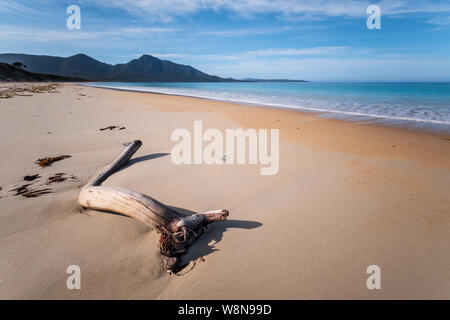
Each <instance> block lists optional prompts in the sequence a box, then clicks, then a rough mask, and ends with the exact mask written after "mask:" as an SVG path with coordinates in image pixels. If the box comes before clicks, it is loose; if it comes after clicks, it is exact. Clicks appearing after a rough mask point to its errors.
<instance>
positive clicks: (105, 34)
mask: <svg viewBox="0 0 450 320" xmlns="http://www.w3.org/2000/svg"><path fill="white" fill-rule="evenodd" d="M176 30H177V29H172V28H123V29H118V30H114V31H111V30H106V31H85V30H83V29H81V30H76V31H73V30H65V29H62V30H61V31H57V30H51V29H48V30H45V29H44V30H43V29H36V28H21V27H15V26H0V40H3V41H8V40H9V41H27V42H54V41H66V40H67V41H70V40H97V39H124V38H142V39H145V38H151V37H153V36H161V35H163V34H166V33H169V32H174V31H176Z"/></svg>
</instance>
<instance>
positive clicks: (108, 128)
mask: <svg viewBox="0 0 450 320" xmlns="http://www.w3.org/2000/svg"><path fill="white" fill-rule="evenodd" d="M116 129H119V131H120V130H125V129H126V127H120V126H109V127H105V128H101V129H100V131H105V130H110V131H111V130H116Z"/></svg>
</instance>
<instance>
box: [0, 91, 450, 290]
mask: <svg viewBox="0 0 450 320" xmlns="http://www.w3.org/2000/svg"><path fill="white" fill-rule="evenodd" d="M57 91H58V92H59V93H33V96H18V97H14V98H12V99H2V100H0V124H1V125H0V137H1V140H0V152H1V155H2V156H1V158H0V172H1V180H0V187H1V188H2V190H1V191H0V197H1V199H0V298H2V299H11V298H19V299H54V298H63V299H80V298H83V299H85V298H87V299H98V298H102V299H110V298H121V299H260V298H261V299H303V298H317V299H324V298H337V299H348V298H369V299H372V298H373V299H381V298H386V299H392V298H394V299H395V298H408V299H410V298H411V299H415V298H439V299H449V298H450V272H449V267H450V258H449V252H450V250H449V249H450V219H449V213H450V210H449V190H450V141H449V139H448V135H446V134H432V133H424V132H418V131H411V130H407V129H400V128H391V127H383V126H376V125H369V124H359V123H350V122H344V121H338V120H328V119H323V118H319V117H317V116H315V115H313V114H309V113H300V112H295V111H285V110H275V109H267V108H259V107H249V106H240V105H236V104H229V103H221V102H215V101H207V100H200V99H194V98H185V97H175V96H165V95H155V94H145V93H132V92H120V91H112V90H105V89H97V88H87V87H79V86H76V85H71V84H66V85H63V86H61V87H60V88H58V89H57ZM194 120H202V121H203V125H204V127H205V128H218V129H221V130H225V128H238V127H242V128H279V129H280V171H279V173H278V174H277V175H274V176H261V175H260V174H259V167H260V166H259V165H213V166H207V165H180V166H176V165H174V164H173V163H172V162H171V158H170V155H167V154H168V153H170V152H171V149H172V147H173V146H174V144H175V143H174V142H171V141H170V134H171V132H172V131H173V130H174V129H176V128H188V129H192V127H193V121H194ZM110 125H117V126H124V127H126V129H124V130H112V131H109V130H107V131H99V129H100V128H104V127H107V126H110ZM134 139H141V140H142V141H143V143H144V145H143V147H142V148H141V149H140V150H139V151H138V153H137V154H136V155H135V158H137V160H136V161H134V162H133V164H132V165H131V166H128V167H127V168H126V169H124V170H121V171H120V172H118V173H116V174H114V175H113V176H112V177H111V178H109V179H108V180H107V181H106V183H105V185H114V186H121V187H125V188H129V189H133V190H136V191H139V192H142V193H145V194H149V195H151V196H153V197H155V198H156V199H158V200H160V201H162V202H163V203H166V204H168V205H171V206H175V207H179V208H183V209H187V210H191V211H194V212H201V211H206V210H212V209H218V208H227V209H229V210H230V217H229V218H230V220H229V221H227V222H223V223H217V224H214V225H212V226H211V228H209V229H207V231H206V233H205V234H204V235H203V236H202V238H201V239H200V240H199V241H198V242H197V243H196V244H195V245H194V246H193V247H191V250H190V254H189V256H188V258H189V259H191V260H192V261H196V264H195V266H194V268H193V269H192V270H191V271H189V272H187V273H186V274H184V275H183V276H171V275H168V274H166V273H164V272H163V271H162V269H161V266H160V258H159V252H158V248H157V241H158V236H157V234H156V232H155V231H153V230H151V229H150V228H148V227H146V226H145V225H143V224H141V223H140V222H138V221H136V220H134V219H130V218H127V217H123V216H120V215H113V214H107V213H102V212H96V211H92V210H83V209H81V208H80V207H79V205H78V204H77V194H78V192H79V189H80V187H81V186H82V185H83V184H84V183H85V182H86V180H87V179H88V178H89V177H91V176H92V175H93V174H94V173H95V172H96V171H97V170H98V169H99V168H101V167H102V166H104V165H106V164H108V163H109V162H110V161H112V160H113V159H114V158H115V157H116V156H117V155H118V154H120V152H121V151H122V150H123V146H122V143H124V142H127V141H132V140H134ZM59 155H71V156H72V157H71V158H69V159H66V160H62V161H59V162H56V163H54V164H53V165H52V166H50V167H47V168H43V169H42V168H39V166H38V165H36V164H35V163H34V162H35V160H37V159H39V158H43V157H46V156H59ZM56 173H66V174H67V175H68V176H71V175H74V176H76V177H77V179H68V180H66V181H64V182H61V183H53V184H51V185H45V182H46V181H47V179H48V177H49V176H51V175H53V174H56ZM32 174H39V175H40V176H41V178H39V179H37V180H35V181H33V182H32V183H33V185H32V186H31V188H51V189H52V193H50V194H46V195H43V196H41V197H37V198H24V197H22V196H13V192H9V190H11V189H14V188H17V187H20V186H21V185H23V184H24V183H25V181H23V177H24V176H25V175H32ZM39 185H42V186H41V187H39ZM200 257H203V258H204V261H202V259H201V258H200ZM73 264H74V265H79V266H80V267H81V286H82V289H81V290H68V289H67V288H66V279H67V277H68V275H67V274H66V268H67V266H69V265H73ZM372 264H376V265H378V266H380V268H381V287H382V289H381V290H368V289H367V288H366V279H367V277H368V276H369V275H368V274H367V273H366V268H367V266H369V265H372ZM192 265H193V262H192V264H191V266H192ZM188 270H189V269H186V271H188Z"/></svg>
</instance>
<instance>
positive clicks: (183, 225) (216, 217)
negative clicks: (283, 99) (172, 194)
mask: <svg viewBox="0 0 450 320" xmlns="http://www.w3.org/2000/svg"><path fill="white" fill-rule="evenodd" d="M141 145H142V142H141V141H140V140H136V141H134V142H133V143H131V144H130V145H129V146H128V147H127V149H126V150H125V151H124V152H123V153H122V154H121V155H120V156H119V157H118V158H117V159H116V160H115V161H114V162H113V163H111V164H110V165H109V166H107V167H106V168H105V169H103V170H102V171H101V172H100V173H99V174H98V175H97V176H94V177H93V178H92V179H91V180H89V182H88V183H87V184H86V185H85V186H84V187H83V188H82V190H81V192H80V195H79V198H78V201H79V203H80V204H81V205H82V206H83V207H85V208H89V209H94V210H100V211H109V212H115V213H119V214H122V215H126V216H129V217H132V218H135V219H137V220H139V221H141V222H143V223H145V224H146V225H148V226H150V227H152V228H153V229H155V230H156V231H157V232H158V233H159V234H160V235H161V237H160V240H159V248H160V252H161V255H162V265H163V269H164V270H165V271H167V272H169V273H176V272H178V271H180V270H181V269H183V268H184V267H185V266H186V264H182V262H181V256H182V255H183V254H185V253H186V252H187V250H188V248H189V246H191V245H192V243H193V242H194V241H195V240H197V239H198V238H199V237H200V236H201V235H202V233H203V231H204V229H205V228H206V226H207V225H208V224H210V223H212V222H215V221H222V220H226V219H227V217H228V214H229V213H228V210H225V209H221V210H215V211H209V212H205V213H200V214H193V215H189V216H186V215H183V214H181V213H179V212H178V211H176V210H174V209H172V208H169V207H168V206H166V205H164V204H162V203H161V202H159V201H157V200H155V199H153V198H151V197H149V196H147V195H145V194H142V193H139V192H135V191H131V190H127V189H123V188H119V187H104V186H101V184H102V183H103V182H104V181H105V180H106V179H107V178H108V177H109V176H110V175H112V174H113V173H114V172H117V171H118V170H119V169H120V168H122V167H123V166H124V165H126V164H127V163H128V162H129V161H130V159H131V157H132V156H133V155H134V153H135V152H136V151H137V150H138V149H139V148H140V147H141Z"/></svg>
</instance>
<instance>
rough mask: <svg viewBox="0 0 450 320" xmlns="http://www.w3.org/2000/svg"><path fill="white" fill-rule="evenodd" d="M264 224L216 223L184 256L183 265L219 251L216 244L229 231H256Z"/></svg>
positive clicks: (228, 221) (239, 221) (236, 221)
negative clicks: (234, 229) (235, 229)
mask: <svg viewBox="0 0 450 320" xmlns="http://www.w3.org/2000/svg"><path fill="white" fill-rule="evenodd" d="M262 225H263V224H262V223H260V222H257V221H249V220H233V219H231V220H225V221H219V222H215V223H213V224H211V225H209V226H208V228H207V229H206V230H205V232H204V233H203V235H202V236H201V237H200V238H199V239H198V240H197V241H196V242H194V243H193V244H192V246H191V247H190V248H189V251H188V252H187V253H186V254H185V255H184V256H183V263H189V262H192V261H195V260H197V259H199V258H201V257H205V256H207V255H208V254H210V253H213V252H215V251H219V249H217V248H216V244H217V243H219V242H220V241H221V240H222V238H223V234H224V233H225V232H226V231H227V230H228V229H233V228H237V229H247V230H249V229H255V228H259V227H261V226H262Z"/></svg>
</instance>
